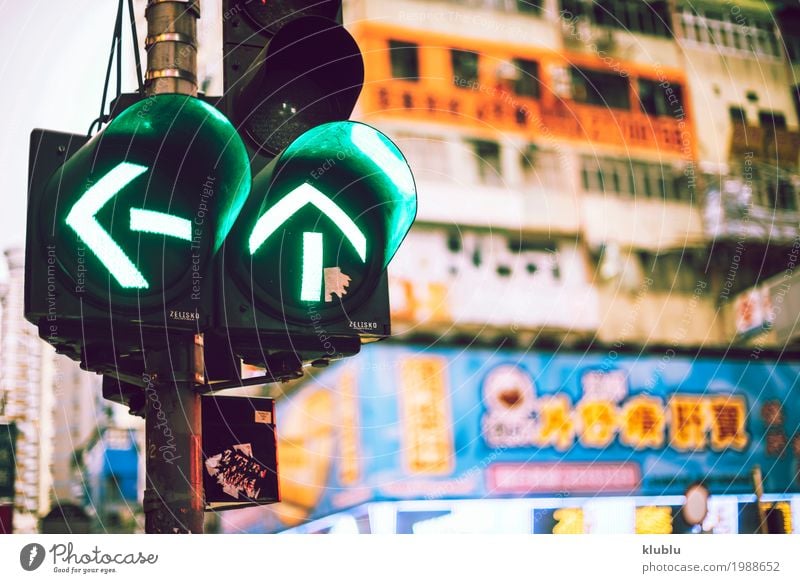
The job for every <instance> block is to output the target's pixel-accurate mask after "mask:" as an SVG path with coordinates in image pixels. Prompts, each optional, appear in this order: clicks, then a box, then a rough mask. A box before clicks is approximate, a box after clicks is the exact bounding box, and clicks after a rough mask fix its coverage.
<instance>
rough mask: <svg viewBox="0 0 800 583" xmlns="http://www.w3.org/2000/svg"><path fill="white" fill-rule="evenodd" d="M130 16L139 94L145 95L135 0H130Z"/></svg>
mask: <svg viewBox="0 0 800 583" xmlns="http://www.w3.org/2000/svg"><path fill="white" fill-rule="evenodd" d="M128 16H129V17H130V19H131V37H133V38H132V39H131V40H132V41H133V58H134V59H135V60H136V82H137V83H138V84H139V95H144V81H143V80H142V60H141V59H140V58H139V35H138V34H137V33H136V15H135V14H134V10H133V0H128Z"/></svg>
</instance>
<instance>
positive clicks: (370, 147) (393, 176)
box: [350, 123, 417, 196]
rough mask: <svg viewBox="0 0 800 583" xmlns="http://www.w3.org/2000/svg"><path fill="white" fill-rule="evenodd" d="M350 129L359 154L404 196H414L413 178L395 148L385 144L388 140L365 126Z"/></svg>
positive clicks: (353, 126) (357, 124)
mask: <svg viewBox="0 0 800 583" xmlns="http://www.w3.org/2000/svg"><path fill="white" fill-rule="evenodd" d="M351 128H352V131H351V133H350V135H351V138H352V140H353V144H354V145H355V146H356V147H357V148H358V149H359V150H361V153H362V154H364V156H365V157H367V158H369V159H371V160H372V162H373V163H375V165H376V166H377V167H378V168H380V169H381V170H383V171H384V172H385V173H386V176H387V177H388V178H389V180H391V181H392V183H393V184H394V185H395V186H396V187H397V188H398V189H399V190H400V191H401V192H402V193H403V195H404V196H409V195H410V196H416V193H417V188H416V186H415V184H414V177H413V176H412V175H411V172H410V171H409V169H408V163H407V162H406V161H405V159H404V158H403V156H402V154H400V151H399V150H398V149H397V146H395V145H394V144H391V142H389V143H387V141H388V140H386V139H385V138H384V136H383V134H381V133H380V132H378V131H376V130H375V129H373V128H371V127H369V126H367V125H364V124H360V123H354V124H352V125H351ZM389 144H391V145H392V148H390V147H389Z"/></svg>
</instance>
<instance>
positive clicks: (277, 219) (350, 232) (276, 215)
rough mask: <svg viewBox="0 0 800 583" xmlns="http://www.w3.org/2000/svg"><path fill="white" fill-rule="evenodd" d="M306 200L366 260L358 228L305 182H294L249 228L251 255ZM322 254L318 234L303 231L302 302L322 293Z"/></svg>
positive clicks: (364, 241) (325, 197) (339, 209)
mask: <svg viewBox="0 0 800 583" xmlns="http://www.w3.org/2000/svg"><path fill="white" fill-rule="evenodd" d="M308 204H310V205H313V206H315V207H317V208H318V209H319V210H320V211H321V212H322V213H323V214H324V215H325V216H327V217H328V218H329V219H330V220H331V221H333V223H334V224H335V225H336V226H337V227H338V228H339V230H340V231H341V232H342V233H343V234H344V236H345V237H346V238H347V240H348V241H350V244H351V245H352V246H353V248H354V249H355V250H356V253H358V256H359V257H360V258H361V261H362V262H366V261H367V238H366V237H365V236H364V233H362V232H361V229H359V228H358V226H357V225H356V224H355V223H354V222H353V219H351V218H350V217H349V216H347V213H345V212H344V211H343V210H342V209H341V207H339V206H338V205H337V204H336V203H334V202H333V201H332V200H331V199H330V198H328V197H327V196H325V195H324V194H323V193H322V192H320V191H319V190H318V189H316V188H315V187H313V186H312V185H310V184H308V183H305V184H302V185H300V186H298V187H297V188H295V189H294V190H293V191H291V192H290V193H289V194H287V195H286V196H284V197H283V198H282V199H281V200H279V201H278V202H277V204H275V205H274V206H273V207H272V208H270V209H269V210H268V211H267V212H266V213H264V214H263V215H262V216H261V218H259V219H258V221H256V224H255V227H253V232H252V233H251V234H250V255H254V254H255V252H256V251H258V249H259V248H260V247H261V245H263V244H264V242H265V241H266V240H267V239H269V237H270V236H271V235H272V234H273V233H274V232H275V231H277V230H278V229H279V228H280V226H281V225H283V224H284V223H285V222H286V221H288V220H289V219H290V218H291V217H292V216H293V215H294V214H295V213H297V212H298V211H299V210H300V209H302V208H303V207H305V206H306V205H308ZM322 255H323V244H322V234H321V233H313V232H306V233H303V276H302V281H301V290H300V299H301V300H302V301H304V302H316V301H319V299H320V295H321V293H322V287H321V281H320V278H321V277H322V272H323V265H322ZM348 281H349V278H348ZM342 293H343V292H341V291H340V292H339V294H338V295H339V296H340V297H341V295H342ZM326 301H330V299H326Z"/></svg>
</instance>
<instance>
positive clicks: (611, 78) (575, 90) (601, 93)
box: [572, 67, 631, 109]
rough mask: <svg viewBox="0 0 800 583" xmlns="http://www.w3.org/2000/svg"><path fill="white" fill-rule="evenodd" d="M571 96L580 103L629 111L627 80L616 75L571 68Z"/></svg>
mask: <svg viewBox="0 0 800 583" xmlns="http://www.w3.org/2000/svg"><path fill="white" fill-rule="evenodd" d="M572 95H573V98H574V99H575V100H576V101H578V102H580V103H587V104H590V105H599V106H602V107H613V108H616V109H630V106H631V103H630V96H629V95H628V80H627V78H625V77H622V76H620V75H617V74H616V73H603V72H600V71H593V70H591V69H583V68H579V67H572Z"/></svg>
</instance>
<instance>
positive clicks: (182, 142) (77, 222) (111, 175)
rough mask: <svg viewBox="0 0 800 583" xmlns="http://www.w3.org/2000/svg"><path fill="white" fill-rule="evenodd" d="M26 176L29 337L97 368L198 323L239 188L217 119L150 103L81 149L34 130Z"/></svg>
mask: <svg viewBox="0 0 800 583" xmlns="http://www.w3.org/2000/svg"><path fill="white" fill-rule="evenodd" d="M29 170H30V182H29V184H30V190H29V197H28V229H27V246H26V265H27V267H26V279H25V316H26V318H27V319H28V320H29V321H31V322H32V323H34V324H36V325H37V326H38V327H39V333H40V336H42V337H43V338H45V339H46V340H47V341H48V342H50V343H51V344H52V345H54V346H55V347H56V349H57V350H58V351H59V352H63V353H65V354H68V355H69V356H70V357H71V358H73V359H75V360H79V361H81V363H82V365H83V366H84V367H85V368H87V369H90V370H95V371H98V372H101V371H107V370H116V369H118V368H120V367H121V366H124V364H125V362H126V359H132V360H133V361H135V360H136V358H137V354H138V353H141V351H142V349H143V348H144V346H145V345H146V344H148V343H149V342H151V343H153V344H154V345H157V344H159V343H162V344H163V343H165V342H167V341H168V340H167V338H168V334H169V333H171V332H200V331H202V330H203V329H204V328H205V327H206V326H207V325H208V322H209V319H210V314H209V309H208V307H209V305H210V301H211V300H210V298H211V297H213V290H212V289H211V287H212V279H211V273H209V272H208V269H209V267H210V265H211V258H212V256H213V255H214V253H216V252H217V251H218V250H219V249H220V247H221V246H222V243H223V241H224V239H225V237H226V235H227V234H228V232H229V231H230V228H231V227H232V225H233V223H234V220H235V219H236V216H237V215H238V213H239V211H240V210H241V208H242V206H243V204H244V202H245V200H246V198H247V195H248V193H249V191H250V182H251V176H250V168H249V161H248V159H247V152H246V150H245V147H244V145H243V144H242V141H241V139H240V137H239V135H238V133H237V132H236V130H235V128H234V127H233V125H231V123H230V122H229V121H228V120H227V118H225V116H224V115H222V114H221V113H220V112H219V111H217V110H216V109H214V108H213V107H212V106H210V105H208V104H206V103H204V102H202V101H200V100H198V99H195V98H193V97H189V96H184V95H156V96H152V97H149V98H148V99H145V100H142V101H139V102H137V103H135V104H134V105H132V106H130V107H129V108H127V109H126V110H125V111H123V112H122V113H121V114H119V115H118V116H117V117H116V118H115V119H114V120H113V121H112V122H111V123H110V124H109V125H108V126H107V127H106V128H105V129H104V130H103V131H102V132H100V133H99V134H97V135H96V136H94V138H92V139H91V140H89V141H86V138H82V137H79V136H71V135H69V134H58V133H56V132H49V131H43V130H35V131H34V132H33V134H32V137H31V152H30V167H29ZM132 368H134V369H135V368H136V367H135V366H134V367H132Z"/></svg>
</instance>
